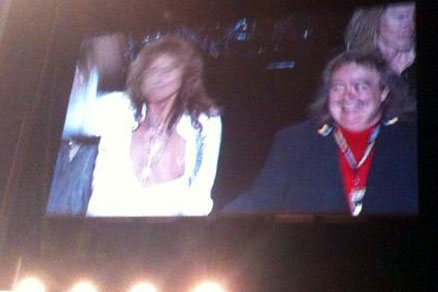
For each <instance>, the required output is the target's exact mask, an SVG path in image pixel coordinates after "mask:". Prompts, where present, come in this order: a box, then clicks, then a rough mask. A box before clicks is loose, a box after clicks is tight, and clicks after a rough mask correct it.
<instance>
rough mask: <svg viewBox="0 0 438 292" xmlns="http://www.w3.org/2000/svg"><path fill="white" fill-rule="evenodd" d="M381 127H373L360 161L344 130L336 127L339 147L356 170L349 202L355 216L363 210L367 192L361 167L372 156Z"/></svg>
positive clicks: (354, 170) (335, 135)
mask: <svg viewBox="0 0 438 292" xmlns="http://www.w3.org/2000/svg"><path fill="white" fill-rule="evenodd" d="M379 129H380V126H376V127H375V128H374V129H373V131H372V133H371V135H370V137H369V138H368V141H367V147H366V149H365V152H364V154H363V155H362V158H361V159H360V160H359V162H357V161H356V159H355V158H354V155H353V152H352V150H351V148H350V146H349V145H348V143H347V140H346V139H345V137H344V135H343V134H342V131H341V130H340V129H339V128H336V130H335V132H334V134H333V135H334V137H335V141H336V143H337V144H338V146H339V149H340V150H341V152H342V154H343V155H344V157H345V159H346V160H347V163H348V165H349V166H350V168H351V169H352V170H353V172H354V180H353V188H352V189H351V191H350V193H349V195H348V198H349V202H348V203H349V207H350V212H351V215H353V216H355V217H356V216H358V215H359V214H360V213H361V211H362V207H363V199H364V197H365V192H366V186H365V185H363V184H362V182H361V180H360V177H359V168H360V167H361V166H362V165H363V164H364V162H365V161H366V160H367V158H368V157H369V156H370V154H371V152H372V150H373V148H374V144H375V142H376V138H377V136H378V135H379Z"/></svg>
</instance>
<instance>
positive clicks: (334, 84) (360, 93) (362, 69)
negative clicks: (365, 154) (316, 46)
mask: <svg viewBox="0 0 438 292" xmlns="http://www.w3.org/2000/svg"><path fill="white" fill-rule="evenodd" d="M387 94H388V91H387V90H386V89H381V86H380V76H379V73H378V72H377V71H376V70H374V69H371V68H369V67H367V66H363V65H359V64H356V63H347V64H344V65H341V66H340V67H339V68H338V69H336V70H335V71H334V72H333V74H332V77H331V81H330V89H329V99H328V106H329V112H330V115H331V117H332V118H333V119H334V120H335V122H336V123H337V124H338V125H340V126H341V127H343V128H345V129H347V130H350V131H353V132H359V131H362V130H365V129H367V128H368V127H370V126H372V125H374V124H375V123H377V122H378V121H379V120H380V117H381V105H382V103H383V101H384V100H385V98H386V96H387Z"/></svg>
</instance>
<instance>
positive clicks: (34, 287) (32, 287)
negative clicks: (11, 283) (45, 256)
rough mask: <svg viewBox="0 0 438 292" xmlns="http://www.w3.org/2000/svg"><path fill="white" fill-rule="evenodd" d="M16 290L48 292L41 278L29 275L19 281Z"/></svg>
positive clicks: (20, 291)
mask: <svg viewBox="0 0 438 292" xmlns="http://www.w3.org/2000/svg"><path fill="white" fill-rule="evenodd" d="M14 292H46V288H45V287H44V284H43V282H42V281H41V280H40V279H38V278H35V277H29V278H25V279H22V280H21V281H20V282H18V284H17V286H16V287H15V289H14Z"/></svg>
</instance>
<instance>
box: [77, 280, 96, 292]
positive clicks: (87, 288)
mask: <svg viewBox="0 0 438 292" xmlns="http://www.w3.org/2000/svg"><path fill="white" fill-rule="evenodd" d="M71 292H97V288H96V287H95V286H94V285H93V284H92V283H90V282H79V283H76V284H75V285H74V286H73V288H72V289H71Z"/></svg>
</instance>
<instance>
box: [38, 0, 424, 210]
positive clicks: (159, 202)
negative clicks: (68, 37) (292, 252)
mask: <svg viewBox="0 0 438 292" xmlns="http://www.w3.org/2000/svg"><path fill="white" fill-rule="evenodd" d="M216 4H217V2H215V1H212V2H211V3H210V4H203V5H201V6H202V9H196V12H194V10H195V9H194V8H193V7H186V6H184V5H183V4H175V6H165V5H163V6H162V7H161V6H160V7H152V8H151V7H149V8H150V9H146V8H145V7H144V5H143V6H142V5H138V7H134V8H133V7H131V9H130V10H129V11H128V12H126V14H124V15H125V17H126V19H129V20H130V23H129V25H126V27H123V29H120V28H113V27H112V28H111V29H101V30H96V31H92V32H86V33H84V35H83V38H82V40H81V43H80V45H79V51H78V53H77V56H78V57H77V60H76V65H75V66H76V67H75V72H74V77H73V82H72V86H71V92H70V94H69V101H68V107H67V110H66V115H65V119H64V121H63V122H64V127H63V131H62V137H61V139H60V144H59V151H58V156H57V160H56V165H55V167H54V172H53V178H52V182H51V187H50V194H49V196H48V203H47V208H46V213H47V215H48V216H86V217H169V216H207V215H210V214H221V215H228V214H233V215H235V214H297V215H302V214H305V215H326V214H327V215H329V214H335V215H345V216H346V217H357V216H367V215H385V216H386V215H415V214H417V213H418V173H417V125H416V88H417V87H416V75H415V71H416V70H415V68H416V62H415V60H416V45H415V38H416V33H417V32H416V28H415V15H416V13H415V3H414V2H400V3H393V4H389V5H379V6H359V7H358V6H352V5H350V6H346V7H345V9H337V7H333V8H332V9H309V8H308V9H302V10H299V9H298V10H296V9H279V10H263V9H258V8H260V7H258V8H257V7H249V8H245V9H242V8H241V7H240V8H239V7H234V6H233V5H232V4H231V3H227V2H225V1H224V4H223V5H220V6H218V5H216ZM133 5H134V6H135V4H133ZM199 5H200V4H199ZM197 8H199V7H197ZM142 11H144V12H142ZM151 16H153V17H151Z"/></svg>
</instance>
